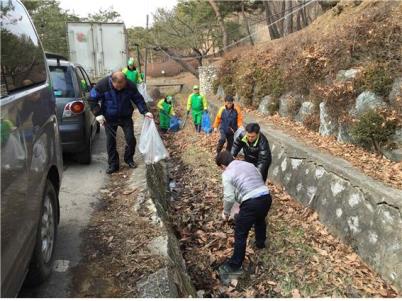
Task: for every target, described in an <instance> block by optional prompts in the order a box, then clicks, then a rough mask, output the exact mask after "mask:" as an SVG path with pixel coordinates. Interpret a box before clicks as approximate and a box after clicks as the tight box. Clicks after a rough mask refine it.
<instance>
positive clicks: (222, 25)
mask: <svg viewBox="0 0 402 301" xmlns="http://www.w3.org/2000/svg"><path fill="white" fill-rule="evenodd" d="M208 2H209V4H210V5H211V6H212V9H213V10H214V12H215V15H216V18H217V19H218V23H219V27H220V28H221V31H222V34H223V47H224V48H225V49H226V47H227V46H228V33H227V32H226V28H225V23H224V22H223V18H222V15H221V13H220V11H219V7H218V5H217V4H216V2H215V0H208Z"/></svg>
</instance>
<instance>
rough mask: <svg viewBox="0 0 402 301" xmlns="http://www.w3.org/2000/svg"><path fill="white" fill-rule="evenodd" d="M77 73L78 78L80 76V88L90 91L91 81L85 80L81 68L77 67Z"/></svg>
mask: <svg viewBox="0 0 402 301" xmlns="http://www.w3.org/2000/svg"><path fill="white" fill-rule="evenodd" d="M75 71H76V73H77V78H78V83H79V85H80V89H81V91H83V92H88V91H89V87H90V85H89V83H88V82H87V81H86V80H85V78H84V76H83V75H82V71H81V70H80V68H79V67H77V68H76V69H75Z"/></svg>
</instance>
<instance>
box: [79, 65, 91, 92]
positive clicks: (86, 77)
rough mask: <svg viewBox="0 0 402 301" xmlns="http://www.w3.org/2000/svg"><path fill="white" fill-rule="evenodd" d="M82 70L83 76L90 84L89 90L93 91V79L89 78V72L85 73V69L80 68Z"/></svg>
mask: <svg viewBox="0 0 402 301" xmlns="http://www.w3.org/2000/svg"><path fill="white" fill-rule="evenodd" d="M80 70H81V72H82V75H84V78H85V80H86V81H87V83H88V85H89V89H91V84H92V82H91V79H90V78H89V76H88V73H87V72H86V71H85V69H84V68H82V67H80Z"/></svg>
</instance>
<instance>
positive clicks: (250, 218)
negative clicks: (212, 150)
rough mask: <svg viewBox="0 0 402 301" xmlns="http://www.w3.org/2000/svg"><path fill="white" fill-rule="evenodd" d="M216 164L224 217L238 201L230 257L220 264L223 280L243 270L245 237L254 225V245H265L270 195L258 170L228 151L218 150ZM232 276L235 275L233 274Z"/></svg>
mask: <svg viewBox="0 0 402 301" xmlns="http://www.w3.org/2000/svg"><path fill="white" fill-rule="evenodd" d="M216 164H217V165H218V166H220V167H221V168H222V169H224V172H223V173H222V184H223V200H224V204H223V212H222V217H223V219H225V220H227V219H229V215H230V211H231V209H232V206H233V204H234V203H235V202H237V203H239V204H240V211H239V214H238V216H237V217H236V219H235V242H234V251H233V255H232V257H231V258H230V259H229V260H228V261H227V262H226V263H224V264H223V265H221V266H220V267H219V275H220V278H221V280H222V281H223V282H227V280H228V279H230V278H234V277H236V275H240V274H241V273H242V268H241V267H242V264H243V260H244V257H245V255H246V245H247V237H248V233H249V231H250V229H251V228H252V227H253V226H254V229H255V238H256V242H255V244H256V247H257V248H259V249H262V248H264V247H265V239H266V222H265V218H266V216H267V214H268V211H269V208H270V207H271V202H272V199H271V196H270V193H269V189H268V187H267V186H266V185H265V183H264V181H263V179H262V176H261V174H260V172H259V171H258V169H257V168H256V167H255V166H254V165H253V164H251V163H248V162H245V161H239V160H234V159H233V157H232V155H231V154H230V153H229V152H228V151H223V152H221V153H219V154H218V155H217V157H216ZM233 276H234V277H233Z"/></svg>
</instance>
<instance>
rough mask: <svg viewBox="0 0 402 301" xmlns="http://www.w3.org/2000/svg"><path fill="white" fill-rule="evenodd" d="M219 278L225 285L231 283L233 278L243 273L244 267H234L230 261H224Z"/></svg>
mask: <svg viewBox="0 0 402 301" xmlns="http://www.w3.org/2000/svg"><path fill="white" fill-rule="evenodd" d="M218 273H219V279H221V281H222V283H223V284H225V285H229V283H230V281H231V280H233V279H239V278H240V276H241V275H242V274H243V269H242V268H241V267H240V268H233V267H232V266H230V264H229V263H227V262H226V263H224V264H223V265H221V266H220V267H219V269H218Z"/></svg>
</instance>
